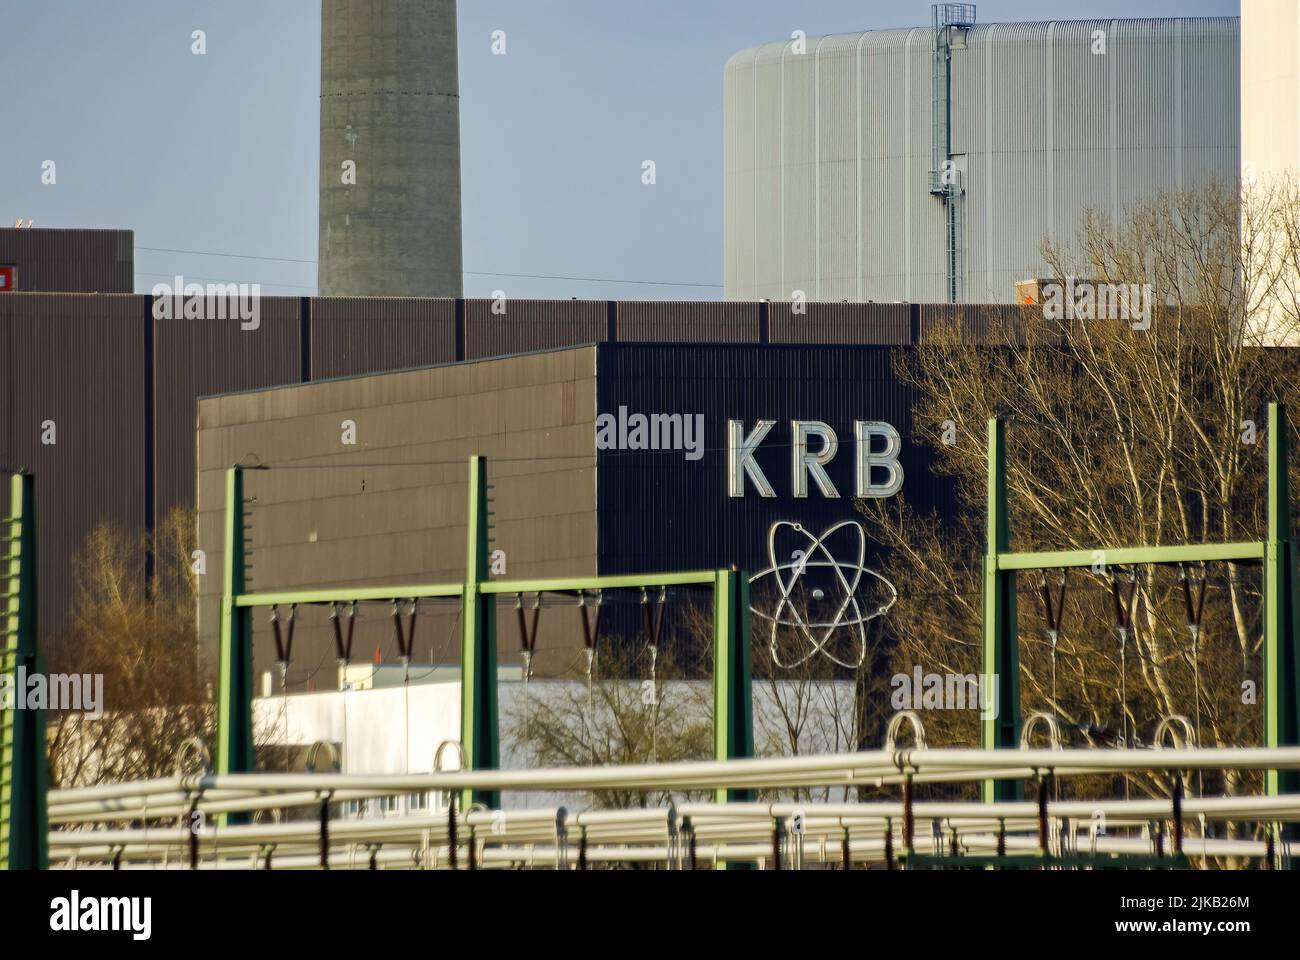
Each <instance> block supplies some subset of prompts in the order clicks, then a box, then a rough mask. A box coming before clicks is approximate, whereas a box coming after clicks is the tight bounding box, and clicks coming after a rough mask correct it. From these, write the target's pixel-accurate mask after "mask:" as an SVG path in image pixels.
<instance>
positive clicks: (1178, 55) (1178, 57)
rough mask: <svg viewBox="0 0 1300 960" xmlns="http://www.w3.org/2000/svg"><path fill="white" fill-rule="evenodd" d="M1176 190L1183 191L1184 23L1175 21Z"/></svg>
mask: <svg viewBox="0 0 1300 960" xmlns="http://www.w3.org/2000/svg"><path fill="white" fill-rule="evenodd" d="M1174 189H1175V190H1182V189H1183V21H1182V20H1175V21H1174Z"/></svg>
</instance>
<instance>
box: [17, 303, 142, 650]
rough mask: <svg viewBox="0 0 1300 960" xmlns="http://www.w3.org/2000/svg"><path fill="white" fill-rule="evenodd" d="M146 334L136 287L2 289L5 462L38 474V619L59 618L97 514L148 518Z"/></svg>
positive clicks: (57, 621)
mask: <svg viewBox="0 0 1300 960" xmlns="http://www.w3.org/2000/svg"><path fill="white" fill-rule="evenodd" d="M144 334H145V322H144V314H143V307H142V298H140V297H133V296H124V295H104V296H96V295H92V294H15V295H13V296H3V297H0V343H3V344H4V351H3V355H2V356H0V375H2V376H3V378H4V383H3V385H2V386H0V393H2V394H3V396H4V398H5V399H4V400H3V414H4V419H3V423H2V424H0V429H2V430H3V434H0V464H5V465H6V466H9V467H17V466H21V467H23V468H25V469H26V470H28V471H30V472H33V473H35V475H36V517H37V536H38V537H39V550H38V556H39V574H40V579H41V590H40V621H41V624H42V625H43V630H45V631H53V630H57V629H58V628H59V627H61V626H62V625H63V619H64V616H65V614H66V612H67V607H68V604H69V602H70V600H71V597H72V591H71V589H70V584H71V582H72V561H73V557H74V555H75V554H76V552H77V551H78V550H79V549H80V548H81V547H82V545H83V543H84V541H85V538H86V536H87V534H89V533H90V531H91V530H92V529H93V528H94V527H95V525H96V524H99V523H104V522H108V523H114V524H118V525H120V526H122V527H124V528H125V529H127V530H130V531H137V530H140V529H142V528H143V527H144V524H145V499H144V493H143V491H144V483H143V477H144V474H143V470H142V464H143V463H144V451H145V376H144V369H145V365H144V353H145V351H144V342H145V336H144ZM46 650H47V652H49V648H48V647H47V648H46Z"/></svg>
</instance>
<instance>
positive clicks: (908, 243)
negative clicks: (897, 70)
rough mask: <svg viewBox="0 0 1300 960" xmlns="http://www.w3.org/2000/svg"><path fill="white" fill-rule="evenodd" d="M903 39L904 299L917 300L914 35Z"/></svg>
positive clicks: (913, 30) (908, 35) (910, 32)
mask: <svg viewBox="0 0 1300 960" xmlns="http://www.w3.org/2000/svg"><path fill="white" fill-rule="evenodd" d="M914 33H916V28H915V27H914V28H912V29H911V30H909V31H908V32H907V39H906V40H904V41H903V299H904V300H915V299H916V297H915V296H913V290H912V35H913V34H914Z"/></svg>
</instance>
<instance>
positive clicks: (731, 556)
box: [597, 343, 953, 574]
mask: <svg viewBox="0 0 1300 960" xmlns="http://www.w3.org/2000/svg"><path fill="white" fill-rule="evenodd" d="M901 355H902V354H901V353H900V351H898V350H895V349H891V348H889V347H857V348H854V349H843V348H838V347H834V346H771V345H768V346H753V347H746V346H732V347H726V346H694V347H690V346H681V345H675V344H651V345H635V344H632V345H629V344H623V343H619V344H605V345H602V346H601V347H600V348H599V353H598V376H597V392H598V397H599V402H600V409H601V410H616V409H617V408H618V407H620V406H625V407H627V409H628V410H629V411H631V412H641V413H645V414H651V413H669V414H677V413H679V414H682V415H684V416H693V415H695V414H699V415H702V416H703V418H704V442H703V456H701V457H700V458H698V459H695V460H688V459H687V458H686V456H685V454H684V451H681V450H646V451H627V450H607V451H600V452H599V453H598V454H597V486H598V499H599V505H600V509H599V525H600V526H599V557H600V572H601V573H602V574H619V573H648V572H651V571H657V570H674V569H690V568H696V569H697V568H700V567H710V566H729V565H730V564H733V563H735V564H739V565H740V566H741V567H742V568H744V569H747V570H749V571H752V572H757V571H758V570H761V569H763V568H764V567H765V566H767V564H768V562H769V557H768V539H767V537H768V530H769V528H770V526H771V524H772V523H773V522H774V521H777V520H785V521H798V522H800V523H802V524H803V525H804V526H805V528H806V529H808V530H809V531H811V532H812V533H814V534H816V533H820V532H821V531H822V530H824V529H826V528H827V527H828V526H829V525H830V524H831V523H833V522H836V521H839V520H844V519H851V518H852V517H854V516H858V514H857V513H856V512H855V510H854V508H853V500H852V496H853V491H854V481H853V468H854V449H855V448H854V442H853V421H854V420H855V419H860V420H883V421H885V422H887V423H890V424H892V425H893V426H894V427H895V428H897V429H898V431H899V433H900V434H901V435H902V437H903V455H902V461H901V462H902V466H903V470H904V472H905V475H906V478H905V480H904V489H905V491H906V495H907V499H908V502H909V503H910V504H912V505H913V506H914V507H916V508H917V509H918V510H920V511H922V512H926V511H929V510H931V509H940V510H942V511H950V510H951V509H952V486H953V485H952V481H951V480H950V479H949V478H945V477H941V476H937V475H936V474H935V473H934V472H933V471H932V470H930V469H929V466H930V464H929V459H928V454H927V453H926V451H925V449H924V448H923V446H922V445H920V444H917V443H914V442H912V437H913V435H914V433H915V432H916V429H915V427H914V424H913V422H912V404H913V400H914V396H913V392H912V390H911V388H909V387H908V386H907V385H906V384H904V383H903V382H902V381H901V380H900V379H899V378H898V377H897V375H896V369H895V368H896V363H897V361H898V359H899V358H900V356H901ZM729 419H738V420H743V421H745V424H746V430H747V431H748V430H750V429H752V427H753V425H754V422H755V421H756V420H759V419H769V420H775V421H777V423H776V426H774V427H773V428H772V430H771V433H769V435H768V437H767V439H765V440H764V441H763V443H762V444H761V445H760V447H759V450H758V453H757V455H756V461H757V462H758V464H759V466H760V468H761V469H762V470H763V472H764V474H765V475H766V477H767V478H768V480H769V481H770V483H771V484H772V486H773V489H774V491H775V493H776V496H775V497H774V498H770V499H769V498H764V497H761V496H759V495H758V494H757V493H756V491H755V490H754V489H753V487H752V485H751V484H749V481H746V484H747V487H746V495H745V496H743V497H730V496H728V494H727V472H726V471H727V452H726V446H727V440H726V429H727V421H728V420H729ZM798 419H807V420H812V419H817V420H824V421H825V422H826V423H828V424H829V425H830V426H831V428H832V429H833V430H834V431H835V432H836V435H837V437H838V440H839V450H838V453H837V454H836V456H835V458H834V460H833V461H832V462H831V463H830V464H829V465H828V467H827V472H828V473H829V475H830V477H831V480H832V482H833V483H834V484H835V486H836V489H837V491H838V492H839V494H840V496H839V497H838V498H833V499H832V498H826V497H823V496H822V495H821V493H820V492H819V491H818V490H816V489H815V488H813V489H810V491H809V495H808V496H807V497H806V498H794V497H793V496H792V492H791V446H790V421H791V420H798ZM870 536H871V533H870V531H869V530H868V537H870ZM867 546H868V550H869V552H870V553H871V554H873V555H874V553H875V548H874V545H873V543H871V542H870V541H869V542H868V545H867ZM792 549H793V548H792ZM783 559H784V558H783Z"/></svg>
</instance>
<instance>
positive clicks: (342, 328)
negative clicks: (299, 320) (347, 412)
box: [310, 297, 456, 380]
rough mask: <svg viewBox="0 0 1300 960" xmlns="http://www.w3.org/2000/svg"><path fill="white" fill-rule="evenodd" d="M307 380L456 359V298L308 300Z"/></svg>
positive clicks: (319, 298) (347, 375) (425, 364)
mask: <svg viewBox="0 0 1300 960" xmlns="http://www.w3.org/2000/svg"><path fill="white" fill-rule="evenodd" d="M310 309H311V375H312V379H313V380H325V379H328V378H330V377H349V376H352V375H354V374H358V373H374V372H377V371H380V370H405V369H409V368H411V367H424V366H429V365H430V364H435V363H447V362H449V361H452V360H455V359H456V301H455V300H434V299H424V298H416V297H315V298H313V299H312V300H311V307H310Z"/></svg>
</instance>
